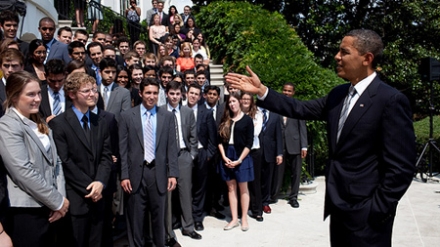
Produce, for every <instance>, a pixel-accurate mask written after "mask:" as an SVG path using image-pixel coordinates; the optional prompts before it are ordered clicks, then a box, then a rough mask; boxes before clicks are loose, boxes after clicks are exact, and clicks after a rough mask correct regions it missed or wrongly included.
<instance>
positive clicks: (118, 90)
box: [98, 58, 131, 121]
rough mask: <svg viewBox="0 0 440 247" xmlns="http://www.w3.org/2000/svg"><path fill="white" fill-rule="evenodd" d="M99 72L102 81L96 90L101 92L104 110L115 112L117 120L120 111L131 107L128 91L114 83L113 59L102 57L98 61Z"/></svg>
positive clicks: (114, 65)
mask: <svg viewBox="0 0 440 247" xmlns="http://www.w3.org/2000/svg"><path fill="white" fill-rule="evenodd" d="M99 73H100V75H101V78H102V80H101V82H102V83H101V85H100V86H98V91H99V92H100V93H101V96H102V99H103V101H104V110H106V111H108V112H111V113H113V114H115V116H116V120H118V121H119V118H120V116H121V112H123V111H126V110H128V109H130V108H131V96H130V91H128V89H126V88H123V87H120V86H119V85H118V84H117V83H115V79H116V61H115V60H113V59H110V58H104V59H102V60H101V62H100V63H99Z"/></svg>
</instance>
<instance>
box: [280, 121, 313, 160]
mask: <svg viewBox="0 0 440 247" xmlns="http://www.w3.org/2000/svg"><path fill="white" fill-rule="evenodd" d="M280 119H281V122H283V116H280ZM281 126H282V130H283V138H284V145H285V149H286V150H287V152H288V153H289V154H300V153H301V149H303V148H307V127H306V121H304V120H299V119H294V118H287V119H286V124H285V125H284V124H282V125H281Z"/></svg>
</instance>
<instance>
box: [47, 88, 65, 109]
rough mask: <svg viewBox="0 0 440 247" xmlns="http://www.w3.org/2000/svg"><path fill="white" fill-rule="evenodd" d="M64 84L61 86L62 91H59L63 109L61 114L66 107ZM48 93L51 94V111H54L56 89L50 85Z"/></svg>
mask: <svg viewBox="0 0 440 247" xmlns="http://www.w3.org/2000/svg"><path fill="white" fill-rule="evenodd" d="M63 88H64V86H63V87H61V88H60V91H58V97H59V98H60V107H61V111H60V113H59V114H61V113H63V112H64V111H65V109H66V97H65V96H64V89H63ZM47 94H48V95H49V105H50V111H51V112H52V114H54V113H53V102H54V101H55V99H54V91H53V89H52V88H50V87H49V86H48V87H47Z"/></svg>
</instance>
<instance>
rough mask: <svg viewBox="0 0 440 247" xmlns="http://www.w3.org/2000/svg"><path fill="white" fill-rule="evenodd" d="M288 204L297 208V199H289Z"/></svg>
mask: <svg viewBox="0 0 440 247" xmlns="http://www.w3.org/2000/svg"><path fill="white" fill-rule="evenodd" d="M289 204H290V206H292V208H299V203H298V201H297V200H291V201H289Z"/></svg>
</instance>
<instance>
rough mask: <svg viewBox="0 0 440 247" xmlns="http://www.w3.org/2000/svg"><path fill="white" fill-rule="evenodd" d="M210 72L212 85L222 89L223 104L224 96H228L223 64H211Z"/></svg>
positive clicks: (221, 99) (221, 98)
mask: <svg viewBox="0 0 440 247" xmlns="http://www.w3.org/2000/svg"><path fill="white" fill-rule="evenodd" d="M209 72H210V73H211V85H213V86H218V87H219V88H220V101H221V102H223V99H224V95H225V94H228V92H227V90H225V87H224V77H223V74H224V73H223V64H213V63H212V61H211V62H210V63H209Z"/></svg>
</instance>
